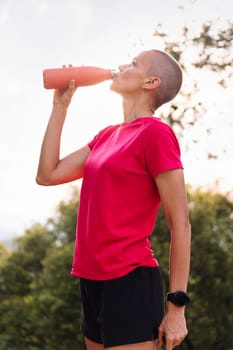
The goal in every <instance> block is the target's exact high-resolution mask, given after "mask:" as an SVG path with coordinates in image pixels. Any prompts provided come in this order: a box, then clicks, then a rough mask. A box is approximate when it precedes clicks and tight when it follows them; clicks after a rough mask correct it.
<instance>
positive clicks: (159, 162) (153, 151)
mask: <svg viewBox="0 0 233 350" xmlns="http://www.w3.org/2000/svg"><path fill="white" fill-rule="evenodd" d="M144 142H145V161H146V166H147V168H148V170H149V172H150V173H151V175H152V176H153V177H155V176H157V175H158V174H159V173H161V172H164V171H167V170H172V169H182V168H183V165H182V162H181V158H180V146H179V143H178V140H177V138H176V135H175V133H174V132H173V130H172V129H171V127H170V126H169V125H167V124H165V123H164V122H162V121H156V122H154V123H153V124H151V125H150V127H148V128H147V129H146V132H145V140H144Z"/></svg>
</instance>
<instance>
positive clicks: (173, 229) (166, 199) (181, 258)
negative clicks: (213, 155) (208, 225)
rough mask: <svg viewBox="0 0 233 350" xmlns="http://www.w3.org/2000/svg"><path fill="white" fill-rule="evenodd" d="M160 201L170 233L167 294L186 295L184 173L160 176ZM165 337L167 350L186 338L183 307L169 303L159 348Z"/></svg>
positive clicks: (188, 234) (187, 248)
mask: <svg viewBox="0 0 233 350" xmlns="http://www.w3.org/2000/svg"><path fill="white" fill-rule="evenodd" d="M155 181H156V185H157V187H158V190H159V193H160V198H161V202H162V206H163V210H164V214H165V217H166V221H167V224H168V227H169V230H170V233H171V243H170V279H169V282H170V283H169V284H170V285H169V291H170V292H175V291H178V290H181V291H184V292H185V291H186V290H187V283H188V276H189V267H190V244H191V227H190V223H189V215H188V204H187V198H186V192H185V184H184V177H183V170H182V169H176V170H170V171H166V172H164V173H161V174H159V175H158V176H157V177H156V179H155ZM163 335H165V336H166V350H171V349H173V348H174V347H175V346H177V345H179V344H180V342H181V341H182V340H183V339H184V337H185V336H186V335H187V328H186V321H185V316H184V307H177V306H175V305H174V304H172V303H170V302H168V304H167V312H166V315H165V317H164V319H163V321H162V323H161V325H160V327H159V346H161V345H162V336H163Z"/></svg>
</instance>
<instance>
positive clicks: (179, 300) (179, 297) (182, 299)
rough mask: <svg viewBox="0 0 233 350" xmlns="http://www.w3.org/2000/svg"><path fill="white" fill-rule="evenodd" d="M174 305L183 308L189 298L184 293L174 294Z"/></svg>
mask: <svg viewBox="0 0 233 350" xmlns="http://www.w3.org/2000/svg"><path fill="white" fill-rule="evenodd" d="M174 299H175V303H176V304H177V305H180V306H183V305H185V304H187V303H188V301H189V298H188V296H187V295H186V294H185V293H182V292H176V293H175V295H174Z"/></svg>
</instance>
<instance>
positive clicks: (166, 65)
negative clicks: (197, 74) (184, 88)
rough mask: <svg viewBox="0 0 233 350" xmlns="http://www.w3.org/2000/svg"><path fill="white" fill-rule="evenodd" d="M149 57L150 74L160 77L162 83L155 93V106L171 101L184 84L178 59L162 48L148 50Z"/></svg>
mask: <svg viewBox="0 0 233 350" xmlns="http://www.w3.org/2000/svg"><path fill="white" fill-rule="evenodd" d="M147 53H148V59H149V67H148V74H150V75H154V76H156V77H159V78H160V80H161V84H160V86H159V87H158V89H157V90H156V94H155V108H158V107H159V106H161V105H163V104H164V103H167V102H169V101H171V100H172V99H173V98H174V97H175V96H176V95H177V93H178V92H179V90H180V88H181V84H182V71H181V68H180V66H179V64H178V63H177V61H176V60H175V59H174V58H173V57H172V56H170V55H169V54H167V53H166V52H163V51H160V50H150V51H147Z"/></svg>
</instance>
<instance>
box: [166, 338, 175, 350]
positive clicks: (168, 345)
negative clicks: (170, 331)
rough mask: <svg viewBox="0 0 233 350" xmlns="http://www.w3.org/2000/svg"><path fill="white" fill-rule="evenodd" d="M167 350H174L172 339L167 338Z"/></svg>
mask: <svg viewBox="0 0 233 350" xmlns="http://www.w3.org/2000/svg"><path fill="white" fill-rule="evenodd" d="M165 349H166V350H172V349H173V342H172V340H171V339H167V338H166V344H165Z"/></svg>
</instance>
